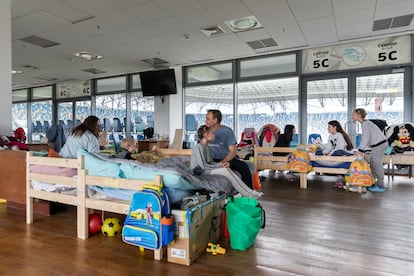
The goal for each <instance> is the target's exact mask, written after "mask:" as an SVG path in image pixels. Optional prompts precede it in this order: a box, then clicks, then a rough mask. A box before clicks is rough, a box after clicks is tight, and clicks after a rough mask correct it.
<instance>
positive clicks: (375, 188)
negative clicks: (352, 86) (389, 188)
mask: <svg viewBox="0 0 414 276" xmlns="http://www.w3.org/2000/svg"><path fill="white" fill-rule="evenodd" d="M368 191H370V192H373V193H383V192H385V188H384V187H380V186H378V185H373V186H371V187H368Z"/></svg>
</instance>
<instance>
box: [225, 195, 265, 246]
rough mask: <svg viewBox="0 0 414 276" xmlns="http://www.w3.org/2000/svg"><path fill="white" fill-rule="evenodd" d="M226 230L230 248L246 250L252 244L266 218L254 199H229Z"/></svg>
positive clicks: (263, 225)
mask: <svg viewBox="0 0 414 276" xmlns="http://www.w3.org/2000/svg"><path fill="white" fill-rule="evenodd" d="M226 216H227V228H228V230H229V234H230V247H231V248H232V249H237V250H242V251H243V250H246V249H248V248H249V247H250V246H252V245H253V244H254V241H255V240H256V236H257V234H258V233H259V231H260V229H261V228H264V227H265V224H266V216H265V212H264V210H263V208H262V206H261V205H260V203H259V202H258V201H257V200H256V199H255V198H248V197H237V198H229V199H228V202H227V204H226Z"/></svg>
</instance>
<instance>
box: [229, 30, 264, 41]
mask: <svg viewBox="0 0 414 276" xmlns="http://www.w3.org/2000/svg"><path fill="white" fill-rule="evenodd" d="M236 35H237V36H238V37H239V38H240V39H241V40H242V41H246V42H247V41H252V40H258V39H264V38H269V37H271V35H270V34H269V33H268V32H267V31H266V30H265V29H264V28H261V29H256V30H251V31H246V32H238V33H236Z"/></svg>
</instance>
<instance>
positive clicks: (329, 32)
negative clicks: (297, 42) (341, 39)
mask: <svg viewBox="0 0 414 276" xmlns="http://www.w3.org/2000/svg"><path fill="white" fill-rule="evenodd" d="M305 38H306V41H307V42H308V44H309V45H314V46H318V45H324V44H332V43H334V42H338V38H337V37H336V31H335V30H334V29H333V28H331V29H323V30H315V31H308V32H306V34H305Z"/></svg>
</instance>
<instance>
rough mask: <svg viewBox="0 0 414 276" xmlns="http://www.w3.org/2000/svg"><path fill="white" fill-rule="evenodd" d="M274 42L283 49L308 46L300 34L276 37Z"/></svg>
mask: <svg viewBox="0 0 414 276" xmlns="http://www.w3.org/2000/svg"><path fill="white" fill-rule="evenodd" d="M275 41H276V43H277V44H278V45H279V46H280V47H281V48H285V49H286V48H287V49H289V48H296V47H306V46H308V42H307V41H306V39H305V37H304V36H303V35H302V34H301V33H297V34H293V35H281V36H278V37H276V39H275Z"/></svg>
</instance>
